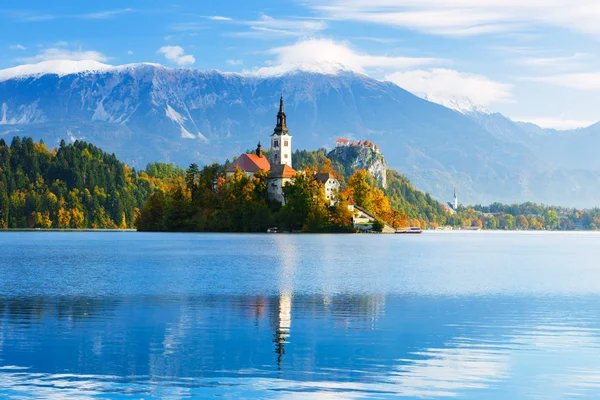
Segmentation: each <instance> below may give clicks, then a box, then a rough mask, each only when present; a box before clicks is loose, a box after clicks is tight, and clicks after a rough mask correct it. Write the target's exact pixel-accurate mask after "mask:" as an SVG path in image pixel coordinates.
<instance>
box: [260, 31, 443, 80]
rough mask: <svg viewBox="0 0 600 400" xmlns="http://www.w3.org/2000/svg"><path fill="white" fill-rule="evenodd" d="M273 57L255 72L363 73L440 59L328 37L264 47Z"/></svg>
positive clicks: (269, 73) (402, 67) (434, 61)
mask: <svg viewBox="0 0 600 400" xmlns="http://www.w3.org/2000/svg"><path fill="white" fill-rule="evenodd" d="M268 53H269V54H272V55H274V56H275V57H276V59H275V60H274V61H271V62H270V63H269V64H270V65H269V66H268V67H264V68H260V69H259V70H257V71H255V73H257V74H259V75H279V74H283V73H286V72H289V71H293V70H298V69H301V70H305V71H312V72H324V73H335V72H338V71H340V70H350V71H355V72H360V73H364V72H365V71H366V70H367V69H370V68H380V69H384V70H398V69H407V68H414V67H419V66H423V65H431V64H437V63H440V62H442V60H440V59H436V58H412V57H392V56H374V55H369V54H361V53H358V52H356V51H354V50H353V49H352V48H351V47H350V46H349V45H348V44H347V43H339V42H335V41H333V40H330V39H307V40H301V41H299V42H297V43H295V44H293V45H290V46H284V47H277V48H274V49H271V50H269V51H268Z"/></svg>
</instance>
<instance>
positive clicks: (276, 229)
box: [267, 227, 282, 233]
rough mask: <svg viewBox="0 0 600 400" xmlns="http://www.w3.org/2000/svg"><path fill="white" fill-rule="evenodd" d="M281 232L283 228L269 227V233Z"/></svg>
mask: <svg viewBox="0 0 600 400" xmlns="http://www.w3.org/2000/svg"><path fill="white" fill-rule="evenodd" d="M280 232H282V230H281V229H279V228H277V227H273V228H269V229H267V233H280Z"/></svg>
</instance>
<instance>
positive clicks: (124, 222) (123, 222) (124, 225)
mask: <svg viewBox="0 0 600 400" xmlns="http://www.w3.org/2000/svg"><path fill="white" fill-rule="evenodd" d="M119 229H127V218H125V213H123V215H122V216H121V223H120V224H119Z"/></svg>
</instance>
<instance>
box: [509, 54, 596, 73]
mask: <svg viewBox="0 0 600 400" xmlns="http://www.w3.org/2000/svg"><path fill="white" fill-rule="evenodd" d="M591 58H592V55H591V54H589V53H575V54H573V55H570V56H564V57H528V58H524V59H522V60H520V63H521V64H524V65H526V66H528V67H531V68H536V69H544V70H548V69H549V68H551V69H554V70H565V69H580V68H583V67H586V64H587V63H586V61H587V62H589V61H590V59H591Z"/></svg>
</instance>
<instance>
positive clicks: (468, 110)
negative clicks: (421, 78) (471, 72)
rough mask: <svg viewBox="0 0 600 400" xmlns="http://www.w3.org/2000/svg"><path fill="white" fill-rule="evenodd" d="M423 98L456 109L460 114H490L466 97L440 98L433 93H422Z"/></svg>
mask: <svg viewBox="0 0 600 400" xmlns="http://www.w3.org/2000/svg"><path fill="white" fill-rule="evenodd" d="M423 98H424V99H425V100H427V101H430V102H432V103H437V104H441V105H443V106H444V107H446V108H449V109H451V110H454V111H458V112H459V113H461V114H465V115H468V114H491V113H490V111H488V109H486V108H485V107H484V106H482V105H479V104H475V103H474V102H473V101H471V100H470V99H469V98H467V97H452V98H442V97H436V96H434V95H427V94H426V95H424V96H423Z"/></svg>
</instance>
